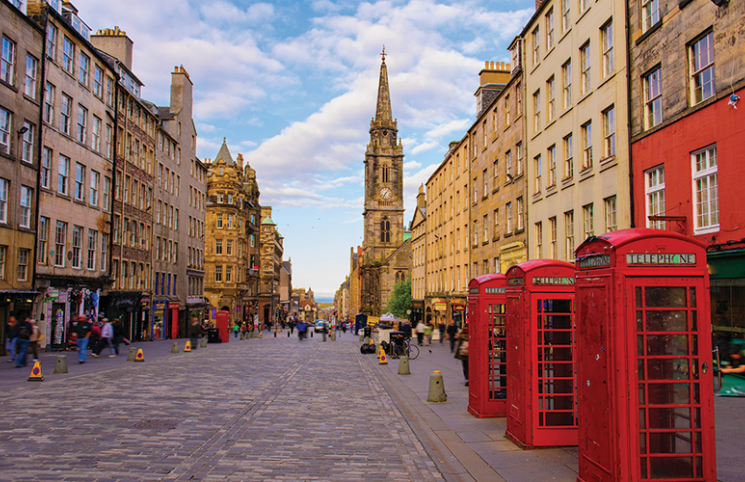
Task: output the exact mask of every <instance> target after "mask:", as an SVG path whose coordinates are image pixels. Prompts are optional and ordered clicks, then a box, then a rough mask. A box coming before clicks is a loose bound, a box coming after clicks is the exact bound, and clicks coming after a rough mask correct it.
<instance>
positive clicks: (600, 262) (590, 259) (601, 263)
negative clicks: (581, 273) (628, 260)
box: [579, 254, 610, 269]
mask: <svg viewBox="0 0 745 482" xmlns="http://www.w3.org/2000/svg"><path fill="white" fill-rule="evenodd" d="M605 266H610V255H609V254H596V255H592V256H585V257H584V258H582V259H580V260H579V267H580V268H582V269H585V268H602V267H605Z"/></svg>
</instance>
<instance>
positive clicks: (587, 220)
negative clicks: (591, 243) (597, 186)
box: [582, 203, 595, 239]
mask: <svg viewBox="0 0 745 482" xmlns="http://www.w3.org/2000/svg"><path fill="white" fill-rule="evenodd" d="M582 223H583V227H584V233H583V234H584V235H585V239H587V238H589V237H590V236H595V224H594V220H593V206H592V203H590V204H587V205H585V206H582Z"/></svg>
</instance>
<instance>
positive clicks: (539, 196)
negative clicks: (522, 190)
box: [533, 191, 543, 203]
mask: <svg viewBox="0 0 745 482" xmlns="http://www.w3.org/2000/svg"><path fill="white" fill-rule="evenodd" d="M541 199H543V193H542V192H540V191H539V192H537V193H535V194H533V202H534V203H535V202H538V201H540V200H541Z"/></svg>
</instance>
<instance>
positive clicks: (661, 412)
mask: <svg viewBox="0 0 745 482" xmlns="http://www.w3.org/2000/svg"><path fill="white" fill-rule="evenodd" d="M626 283H627V285H626V299H627V306H628V310H629V311H630V312H631V313H628V315H629V316H628V319H629V320H636V329H635V330H628V333H629V334H630V337H634V338H635V339H630V340H629V344H628V346H629V347H630V350H629V360H636V367H637V371H636V373H637V375H636V378H637V387H636V389H637V391H638V392H637V393H638V395H637V396H636V397H631V399H632V400H635V402H636V405H637V412H638V417H634V414H633V412H632V414H631V422H632V426H633V424H634V423H636V427H635V429H636V430H638V433H639V442H638V444H639V446H638V447H637V451H636V454H638V455H636V454H628V455H629V456H632V457H633V456H638V457H639V463H638V473H637V477H638V480H640V481H646V480H655V481H684V480H685V481H689V480H690V481H703V480H713V479H712V478H711V476H712V474H714V473H715V470H716V469H715V467H711V465H713V460H714V456H713V455H714V454H707V453H704V452H705V451H707V450H709V451H710V450H713V449H711V447H714V441H712V440H707V438H708V437H713V434H714V431H713V426H714V411H713V407H712V406H711V403H710V401H711V397H709V396H706V395H704V397H703V400H705V402H704V403H702V394H710V393H712V390H713V387H712V382H711V376H708V375H707V372H708V371H709V370H710V365H711V362H710V361H711V338H710V337H711V334H710V333H708V332H706V330H704V329H702V328H703V327H707V326H708V324H707V323H703V322H702V323H699V320H701V319H702V318H701V315H702V314H705V313H707V312H708V310H707V309H705V307H706V306H707V305H706V304H707V303H708V300H707V297H708V293H707V292H706V290H705V289H704V280H703V278H662V279H661V278H643V279H641V278H639V279H635V278H627V282H626ZM632 393H633V392H632ZM631 408H632V410H633V403H632V407H631ZM634 478H636V477H634Z"/></svg>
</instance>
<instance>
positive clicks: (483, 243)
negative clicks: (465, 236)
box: [481, 241, 489, 246]
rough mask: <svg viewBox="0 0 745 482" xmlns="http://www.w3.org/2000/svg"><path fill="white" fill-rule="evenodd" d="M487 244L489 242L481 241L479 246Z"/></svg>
mask: <svg viewBox="0 0 745 482" xmlns="http://www.w3.org/2000/svg"><path fill="white" fill-rule="evenodd" d="M487 244H489V241H482V242H481V246H486V245H487Z"/></svg>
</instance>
